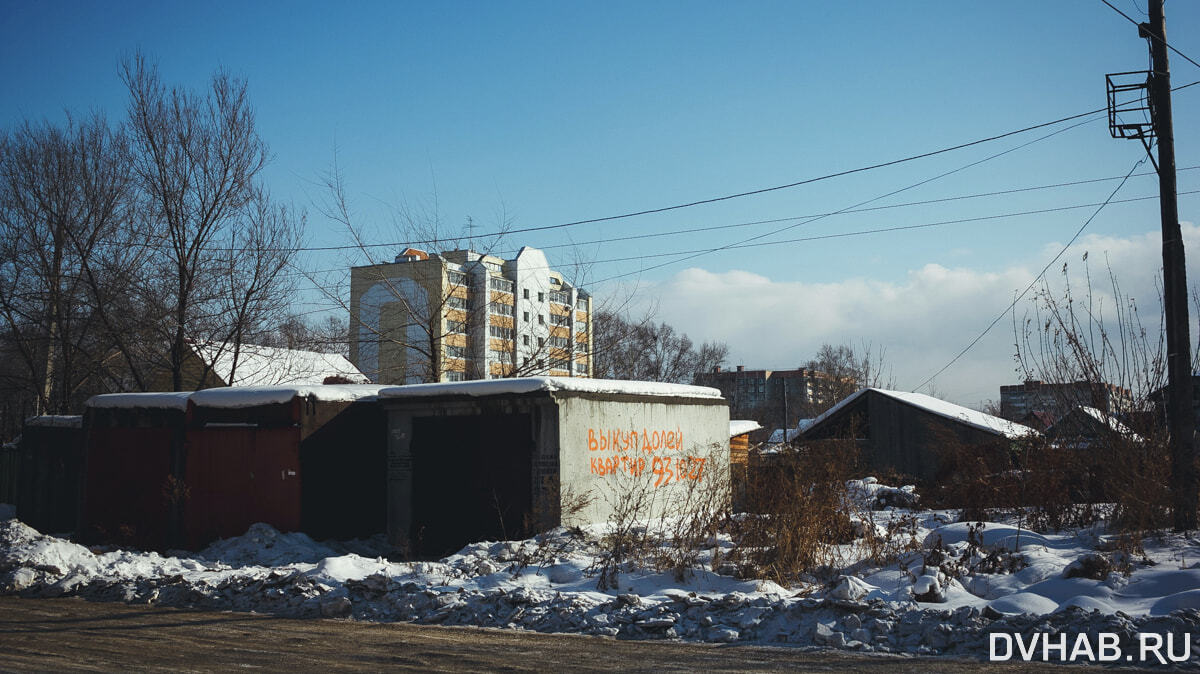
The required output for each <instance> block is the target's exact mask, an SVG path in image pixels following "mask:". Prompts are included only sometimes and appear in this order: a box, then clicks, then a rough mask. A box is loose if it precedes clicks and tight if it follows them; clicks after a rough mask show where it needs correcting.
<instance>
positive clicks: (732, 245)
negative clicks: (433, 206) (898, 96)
mask: <svg viewBox="0 0 1200 674" xmlns="http://www.w3.org/2000/svg"><path fill="white" fill-rule="evenodd" d="M1097 119H1099V118H1093V119H1085V120H1083V121H1082V122H1077V123H1075V124H1072V125H1071V126H1068V127H1066V128H1062V129H1058V130H1057V131H1053V132H1051V133H1048V134H1046V135H1045V136H1042V137H1040V138H1035V139H1033V140H1031V141H1027V142H1025V143H1022V144H1020V145H1016V146H1014V147H1011V148H1008V149H1007V150H1003V151H1001V152H997V153H994V154H991V155H989V156H987V157H984V158H983V159H977V160H975V161H973V162H968V163H966V164H963V165H962V166H959V167H957V168H954V169H951V170H949V171H945V172H943V173H939V174H938V175H935V176H932V177H930V178H926V179H924V180H920V181H918V182H915V183H912V184H911V185H908V186H905V187H901V188H900V189H897V190H893V191H891V192H888V193H886V194H881V195H879V196H877V197H873V198H871V199H867V200H865V201H860V202H858V203H856V204H851V205H849V206H847V207H845V208H842V209H839V210H837V211H834V212H833V213H829V214H826V215H821V216H817V217H812V218H808V219H807V220H802V221H800V222H797V223H794V224H791V225H788V226H786V227H780V228H779V229H776V230H773V231H770V232H766V233H763V234H758V235H756V236H752V237H750V238H748V239H743V240H741V241H737V242H734V243H730V244H726V245H724V246H718V247H716V248H711V249H707V250H702V251H697V252H695V253H694V254H691V255H688V256H687V257H682V258H680V259H678V260H670V261H668V262H663V263H661V264H657V265H653V266H651V267H646V268H644V269H641V270H638V271H637V272H634V273H637V274H643V273H645V272H648V271H653V270H655V269H661V268H662V267H666V266H669V265H673V264H678V263H680V262H685V261H687V260H691V259H695V258H697V257H701V256H703V255H709V254H712V253H716V252H719V251H722V250H729V249H731V248H737V247H740V245H741V244H745V243H748V242H751V241H757V240H759V239H764V238H766V237H768V236H774V235H775V234H779V233H780V232H784V231H787V230H789V229H794V228H796V227H800V226H803V225H807V224H809V223H812V222H816V221H817V220H821V219H824V218H826V217H829V216H831V215H838V214H840V213H844V212H846V211H848V210H851V209H854V208H858V207H859V206H864V205H866V204H869V203H872V202H875V201H879V200H880V199H886V198H888V197H890V196H893V195H896V194H900V193H901V192H905V191H907V190H911V189H914V188H916V187H920V186H922V185H926V184H928V183H931V182H933V181H935V180H939V179H941V178H944V177H946V176H948V175H952V174H955V173H958V172H959V171H964V170H966V169H968V168H971V167H973V166H978V165H980V164H982V163H984V162H988V161H991V160H993V159H996V158H997V157H1002V156H1004V155H1006V154H1009V153H1010V152H1015V151H1017V150H1020V149H1021V148H1024V147H1028V146H1030V145H1033V144H1034V143H1038V142H1041V141H1043V140H1046V139H1048V138H1051V137H1053V136H1057V135H1058V134H1060V133H1064V132H1066V131H1070V130H1071V129H1074V128H1076V127H1079V126H1083V125H1084V124H1089V123H1091V122H1094V121H1096V120H1097ZM629 275H631V274H618V275H616V276H610V277H608V278H605V279H601V280H599V281H596V284H597V285H598V284H600V283H605V282H607V281H612V280H614V279H617V278H621V277H624V276H629Z"/></svg>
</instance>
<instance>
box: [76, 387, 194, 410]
mask: <svg viewBox="0 0 1200 674" xmlns="http://www.w3.org/2000/svg"><path fill="white" fill-rule="evenodd" d="M190 395H191V393H190V392H188V391H180V392H168V393H104V394H101V395H97V396H92V397H91V398H89V399H88V401H87V406H88V407H98V408H105V409H116V408H122V409H124V408H139V409H159V410H179V411H181V412H182V411H184V410H186V409H187V401H188V396H190Z"/></svg>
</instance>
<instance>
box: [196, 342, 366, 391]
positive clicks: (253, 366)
mask: <svg viewBox="0 0 1200 674" xmlns="http://www.w3.org/2000/svg"><path fill="white" fill-rule="evenodd" d="M193 348H194V349H195V351H196V355H197V356H199V357H200V359H201V360H203V361H204V362H205V363H206V364H207V365H208V366H209V367H211V368H212V371H213V374H215V375H217V376H218V377H220V378H221V381H222V382H224V383H226V384H227V385H229V386H275V385H280V384H292V385H303V384H320V383H322V382H323V381H325V378H326V377H331V376H340V377H345V378H346V379H347V380H348V381H350V382H351V383H354V384H366V383H368V382H369V381H370V380H369V379H368V378H367V377H366V375H364V374H363V373H362V372H359V371H358V368H356V367H354V365H352V364H351V363H350V361H348V360H346V358H345V357H344V356H342V355H340V354H336V353H318V352H316V351H301V350H299V349H282V348H276V347H271V346H258V345H255V344H242V345H241V347H240V348H239V349H238V351H237V353H234V350H233V345H225V344H197V345H194V347H193ZM235 361H236V368H235Z"/></svg>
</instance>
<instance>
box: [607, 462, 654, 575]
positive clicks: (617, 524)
mask: <svg viewBox="0 0 1200 674" xmlns="http://www.w3.org/2000/svg"><path fill="white" fill-rule="evenodd" d="M614 479H615V480H616V481H617V482H618V484H619V485H620V487H619V489H618V491H617V494H616V495H615V496H610V495H607V494H604V495H602V498H604V500H605V501H607V502H608V505H609V509H610V512H611V513H612V514H611V515H609V518H608V525H609V529H608V533H607V534H605V536H604V537H603V538H602V539H601V540H600V552H599V554H597V555H596V558H595V559H594V560H593V561H592V566H591V567H590V568H589V572H590V573H594V574H595V575H596V576H597V580H596V587H597V589H599V590H600V591H602V592H603V591H605V590H611V589H616V588H617V587H618V586H619V583H620V575H621V571H622V570H624V569H625V568H626V567H627V566H629V565H631V564H636V563H639V562H643V561H645V560H647V559H649V558H650V556H651V554H652V553H653V551H654V549H655V548H656V547H658V546H659V545H660V543H661V541H660V540H659V539H658V538H657V537H656V536H655V535H654V532H653V531H652V530H651V528H650V526H649V524H650V523H649V516H650V513H651V512H652V510H653V505H654V496H655V494H654V492H653V487H651V483H649V482H647V481H645V480H642V479H639V478H637V477H629V476H626V475H624V474H618V475H617V476H616V477H615V478H614Z"/></svg>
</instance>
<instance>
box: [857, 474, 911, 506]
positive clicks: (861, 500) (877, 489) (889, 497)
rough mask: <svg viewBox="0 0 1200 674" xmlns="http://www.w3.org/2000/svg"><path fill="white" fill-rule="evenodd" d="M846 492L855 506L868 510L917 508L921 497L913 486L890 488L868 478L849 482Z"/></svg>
mask: <svg viewBox="0 0 1200 674" xmlns="http://www.w3.org/2000/svg"><path fill="white" fill-rule="evenodd" d="M846 491H847V492H849V494H850V498H851V499H852V500H853V501H854V504H855V505H857V506H858V507H860V508H865V509H867V510H883V509H885V508H916V507H917V502H918V501H920V500H921V496H920V495H919V494H917V488H916V487H915V486H913V485H911V484H906V485H904V486H903V487H889V486H887V485H884V484H879V480H876V479H875V478H873V477H866V478H863V479H861V480H848V481H847V482H846Z"/></svg>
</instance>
